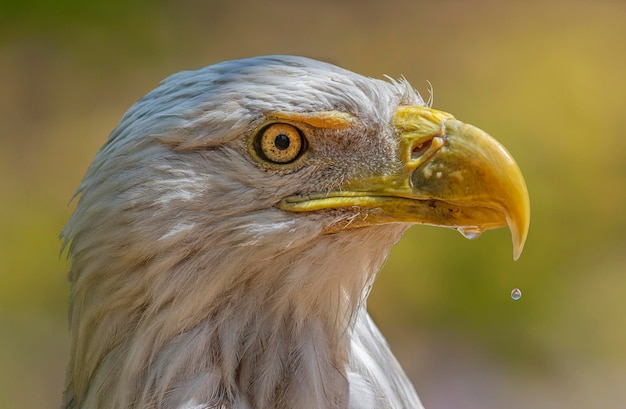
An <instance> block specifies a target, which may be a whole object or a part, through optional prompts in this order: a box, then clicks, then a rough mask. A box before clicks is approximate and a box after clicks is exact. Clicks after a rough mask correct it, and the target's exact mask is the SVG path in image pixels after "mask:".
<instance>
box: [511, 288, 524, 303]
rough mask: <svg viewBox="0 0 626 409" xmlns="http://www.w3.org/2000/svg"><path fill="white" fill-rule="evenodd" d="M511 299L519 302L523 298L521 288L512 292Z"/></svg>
mask: <svg viewBox="0 0 626 409" xmlns="http://www.w3.org/2000/svg"><path fill="white" fill-rule="evenodd" d="M511 298H512V299H514V300H515V301H517V300H519V299H520V298H522V291H521V290H520V289H519V288H514V289H513V291H511Z"/></svg>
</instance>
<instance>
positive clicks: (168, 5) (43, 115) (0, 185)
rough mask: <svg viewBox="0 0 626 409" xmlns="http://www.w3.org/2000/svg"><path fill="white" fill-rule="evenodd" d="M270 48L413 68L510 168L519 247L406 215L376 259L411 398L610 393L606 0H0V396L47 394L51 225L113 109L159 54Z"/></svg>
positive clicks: (501, 401)
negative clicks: (519, 199)
mask: <svg viewBox="0 0 626 409" xmlns="http://www.w3.org/2000/svg"><path fill="white" fill-rule="evenodd" d="M274 53H288V54H299V55H306V56H309V57H314V58H318V59H323V60H326V61H330V62H333V63H336V64H338V65H341V66H343V67H346V68H348V69H351V70H353V71H356V72H359V73H362V74H365V75H369V76H373V77H378V78H380V77H382V75H383V74H388V75H390V76H392V77H399V76H401V75H404V76H405V77H407V78H408V79H409V80H410V81H411V82H412V84H413V86H414V87H415V88H417V89H418V90H419V91H421V92H422V93H423V94H424V95H425V96H426V97H427V96H428V90H429V85H428V81H429V82H430V83H431V84H432V88H433V90H434V106H435V107H436V108H439V109H443V110H446V111H449V112H452V113H454V114H455V115H456V116H457V117H458V118H460V119H462V120H464V121H466V122H470V123H472V124H475V125H477V126H479V127H481V128H483V129H485V130H486V131H488V132H489V133H490V134H492V135H493V136H494V137H496V138H497V139H499V140H500V141H501V142H503V143H504V145H505V146H507V147H508V149H509V150H510V151H511V152H512V153H513V155H514V156H515V157H516V159H517V160H518V163H519V164H520V167H521V168H522V170H523V172H524V174H525V175H526V179H527V183H528V186H529V190H530V194H531V202H532V222H531V231H530V235H529V238H528V241H527V245H526V249H525V251H524V253H523V255H522V257H521V259H520V260H519V261H517V262H513V260H512V257H511V255H512V250H511V243H510V237H509V234H508V232H507V231H505V230H504V229H502V230H499V231H492V232H487V233H485V234H483V236H482V237H481V238H480V239H478V240H475V241H467V240H465V239H464V238H463V237H461V235H459V234H457V233H456V232H454V231H452V230H444V229H436V228H431V227H414V228H413V229H411V230H410V231H409V233H408V234H407V235H406V237H405V238H404V239H403V240H402V241H401V242H400V244H399V245H398V246H397V247H396V248H395V250H394V252H393V253H392V256H391V258H390V260H389V261H388V263H387V265H386V266H385V269H384V271H383V272H382V273H381V274H380V275H379V278H378V280H377V284H376V286H375V288H374V292H373V294H372V295H371V297H370V310H371V312H372V314H373V316H374V318H375V319H376V321H377V322H378V323H379V325H380V327H381V329H382V330H383V332H384V333H385V334H386V335H387V336H388V339H389V342H390V343H391V344H392V347H393V349H394V351H395V352H396V354H397V356H398V358H399V359H400V361H401V362H402V363H403V366H404V367H405V368H406V370H407V372H408V373H409V375H410V376H411V378H412V379H413V380H414V382H415V384H416V387H417V390H418V392H419V394H420V396H421V398H422V400H423V403H424V404H425V405H426V407H427V408H430V409H444V408H466V409H472V408H502V407H507V408H528V407H532V408H535V409H542V408H566V407H567V408H623V407H625V405H626V403H625V402H626V304H625V294H626V238H625V237H626V236H625V233H624V232H625V231H626V186H625V182H626V157H625V154H626V131H625V129H626V127H625V126H624V119H625V118H626V79H625V77H626V69H625V68H624V67H625V65H626V3H625V2H624V1H622V0H615V1H610V0H598V1H593V2H592V1H565V0H564V1H559V0H543V1H535V0H530V1H524V2H505V1H451V0H442V1H433V0H430V1H416V0H413V1H387V2H383V1H380V0H365V1H356V0H354V1H343V2H333V1H324V0H320V1H307V2H302V1H294V0H291V1H288V0H278V1H273V2H265V3H263V2H259V1H253V0H246V1H231V2H228V1H173V0H172V1H147V0H144V1H134V2H131V1H126V0H109V1H107V2H85V1H82V0H59V1H44V0H21V1H14V2H11V1H7V0H2V2H1V3H0V205H1V208H0V407H1V408H7V409H8V408H32V409H44V408H55V407H59V405H60V399H61V391H62V385H63V378H64V369H65V362H66V359H67V354H68V337H67V321H66V308H67V296H68V285H67V283H66V278H65V274H66V271H67V269H68V264H67V261H66V260H65V257H64V256H61V257H59V248H60V242H59V241H58V239H57V235H58V233H59V231H60V230H61V228H62V226H63V224H64V222H65V220H66V219H67V217H68V216H69V214H70V213H71V210H72V204H69V205H68V201H69V199H70V197H71V196H72V194H73V192H74V189H75V188H76V187H77V185H78V183H79V181H80V179H81V177H82V175H83V173H84V172H85V170H86V168H87V166H88V164H89V163H90V161H91V159H92V158H93V156H94V155H95V153H96V152H97V150H98V148H99V147H100V146H101V145H102V144H103V142H104V141H105V139H106V138H107V135H108V133H109V132H110V131H111V130H112V129H113V128H114V127H115V126H116V123H117V121H118V120H119V118H120V117H121V115H122V114H123V113H124V111H125V110H126V109H127V108H128V107H129V106H130V105H131V104H132V103H133V102H134V101H135V100H137V99H138V98H139V97H141V96H142V95H143V94H145V93H146V92H148V91H149V90H150V89H152V88H153V87H155V86H156V85H157V83H158V82H159V81H160V80H161V79H162V78H164V77H166V76H167V75H169V74H171V73H173V72H176V71H180V70H183V69H191V68H197V67H201V66H205V65H209V64H212V63H215V62H218V61H221V60H225V59H233V58H240V57H248V56H254V55H260V54H274ZM514 287H519V288H521V290H522V291H523V297H522V299H521V300H519V301H513V300H512V299H511V297H510V291H511V289H513V288H514Z"/></svg>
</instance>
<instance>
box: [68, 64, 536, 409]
mask: <svg viewBox="0 0 626 409" xmlns="http://www.w3.org/2000/svg"><path fill="white" fill-rule="evenodd" d="M77 195H79V197H80V198H79V200H78V203H77V206H76V210H75V211H74V213H73V215H72V216H71V218H70V220H69V222H68V224H67V225H66V227H65V229H64V230H63V233H62V234H63V236H64V238H65V242H66V244H68V247H69V255H70V258H71V260H72V267H71V271H70V274H69V277H70V281H71V285H72V289H71V307H70V328H71V342H72V344H71V362H70V365H69V369H68V375H67V381H66V391H65V396H64V400H65V403H64V405H65V408H67V409H70V408H92V407H93V408H95V407H97V408H120V409H121V408H198V409H199V408H233V409H243V408H246V409H248V408H249V409H252V408H254V409H261V408H360V409H367V408H383V407H385V408H417V407H421V404H420V402H419V399H418V397H417V395H416V393H415V391H414V389H413V387H412V386H411V384H410V382H409V381H408V379H407V378H406V376H405V375H404V373H403V372H402V370H401V369H400V367H399V365H398V364H397V362H396V361H395V359H394V358H393V355H392V354H391V353H390V351H389V348H388V346H387V344H386V342H385V340H384V338H383V337H382V335H381V334H380V333H379V332H378V330H377V329H376V327H375V325H374V324H373V322H372V321H371V319H370V318H369V315H368V314H367V312H366V309H365V300H366V297H367V294H368V292H369V289H370V287H371V285H372V283H373V280H374V276H375V274H376V272H377V271H378V270H379V268H380V267H381V265H382V263H383V262H384V260H385V258H386V257H387V255H388V254H389V252H390V250H391V247H392V246H393V245H394V244H395V243H396V242H397V240H399V239H400V237H401V236H402V234H403V233H404V232H405V231H406V229H407V228H408V227H410V226H411V225H413V224H429V225H436V226H443V227H449V228H455V229H458V230H459V231H461V232H462V233H464V234H465V235H466V236H468V237H470V236H472V235H477V234H479V233H480V232H482V231H484V230H486V229H492V228H497V227H502V226H507V225H508V227H509V228H510V230H511V233H512V238H513V249H514V255H515V257H516V258H517V257H518V256H519V254H520V252H521V250H522V247H523V245H524V241H525V238H526V234H527V231H528V225H529V210H528V209H529V203H528V193H527V190H526V185H525V183H524V179H523V177H522V174H521V172H520V170H519V168H518V166H517V164H516V163H515V161H514V160H513V159H512V157H511V155H510V154H509V153H508V152H507V151H506V149H505V148H503V147H502V145H500V144H499V143H497V142H496V141H495V140H494V139H492V138H491V137H490V136H488V135H487V134H486V133H485V132H483V131H481V130H480V129H478V128H475V127H473V126H471V125H468V124H465V123H463V122H461V121H459V120H457V119H455V118H454V117H453V116H452V115H450V114H448V113H445V112H442V111H438V110H435V109H432V108H431V107H429V106H427V104H425V103H424V101H423V99H422V98H421V97H420V96H419V94H418V93H417V92H415V91H414V90H413V88H412V87H411V86H410V85H409V84H408V82H407V81H405V80H399V81H394V80H388V81H382V80H377V79H372V78H367V77H364V76H361V75H358V74H355V73H353V72H350V71H347V70H344V69H341V68H338V67H336V66H333V65H330V64H326V63H322V62H318V61H314V60H310V59H306V58H301V57H291V56H268V57H259V58H250V59H243V60H235V61H227V62H223V63H219V64H216V65H212V66H209V67H206V68H202V69H199V70H196V71H186V72H181V73H178V74H175V75H173V76H171V77H169V78H168V79H166V80H165V81H163V82H162V83H161V85H160V86H158V87H157V88H156V89H154V90H153V91H151V92H150V93H148V94H147V95H146V96H144V97H143V98H142V99H140V100H139V101H138V102H137V103H136V104H135V105H133V106H132V107H131V108H130V109H129V110H128V111H127V112H126V114H125V115H124V116H123V118H122V119H121V121H120V123H119V125H118V126H117V128H116V129H115V130H114V131H113V132H112V133H111V135H110V136H109V139H108V140H107V142H106V143H105V145H104V146H103V147H102V149H101V150H100V152H99V153H98V154H97V156H96V158H95V159H94V161H93V163H92V164H91V166H90V168H89V169H88V171H87V174H86V176H85V178H84V180H83V182H82V184H81V185H80V187H79V189H78V192H77Z"/></svg>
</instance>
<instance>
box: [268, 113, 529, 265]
mask: <svg viewBox="0 0 626 409" xmlns="http://www.w3.org/2000/svg"><path fill="white" fill-rule="evenodd" d="M393 126H394V127H395V130H396V133H397V134H398V136H399V137H400V152H399V156H400V160H401V162H402V163H403V166H402V167H401V169H400V170H398V171H397V172H396V173H395V174H391V175H390V174H385V175H374V176H369V177H367V178H359V179H356V180H351V181H348V182H347V183H346V185H345V186H343V189H342V190H341V191H338V192H331V193H324V194H319V195H307V196H306V197H304V196H291V197H288V198H286V199H284V200H283V201H282V202H281V203H280V204H279V207H280V208H282V209H284V210H289V211H295V212H310V211H318V210H325V209H337V208H354V207H357V208H360V209H370V211H369V212H364V213H363V212H362V213H361V217H360V218H358V219H355V218H353V219H351V220H350V223H349V224H347V225H341V226H337V225H334V226H332V227H331V228H329V229H328V232H329V233H334V232H337V231H340V230H343V229H345V228H355V227H361V226H368V225H373V224H382V223H397V222H403V223H416V224H429V225H434V226H441V227H449V228H455V229H457V230H459V231H460V232H461V233H462V234H463V235H464V236H465V237H468V238H475V237H478V235H479V234H480V233H482V232H483V231H485V230H489V229H495V228H498V227H504V226H507V225H508V227H509V229H510V230H511V236H512V239H513V257H514V258H515V259H516V260H517V258H518V257H519V256H520V254H521V252H522V249H523V248H524V242H525V241H526V236H527V234H528V227H529V224H530V204H529V199H528V190H527V188H526V182H525V181H524V177H523V176H522V172H521V171H520V169H519V167H518V166H517V163H516V162H515V160H514V159H513V157H512V156H511V155H510V154H509V152H508V151H507V150H506V149H505V148H504V147H503V146H502V145H501V144H500V143H498V142H497V141H496V140H495V139H493V138H492V137H490V136H489V135H488V134H487V133H486V132H484V131H482V130H480V129H478V128H476V127H474V126H472V125H468V124H465V123H463V122H461V121H458V120H456V119H455V118H454V117H453V116H452V115H450V114H448V113H446V112H442V111H437V110H434V109H431V108H427V107H423V106H401V107H399V108H398V109H397V111H396V113H395V115H394V118H393Z"/></svg>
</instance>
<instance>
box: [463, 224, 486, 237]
mask: <svg viewBox="0 0 626 409" xmlns="http://www.w3.org/2000/svg"><path fill="white" fill-rule="evenodd" d="M457 230H458V232H459V233H461V234H462V235H463V237H465V238H466V239H469V240H474V239H477V238H478V237H479V236H480V235H481V234H482V232H484V231H485V229H483V228H482V227H477V226H471V227H459V228H457Z"/></svg>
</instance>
